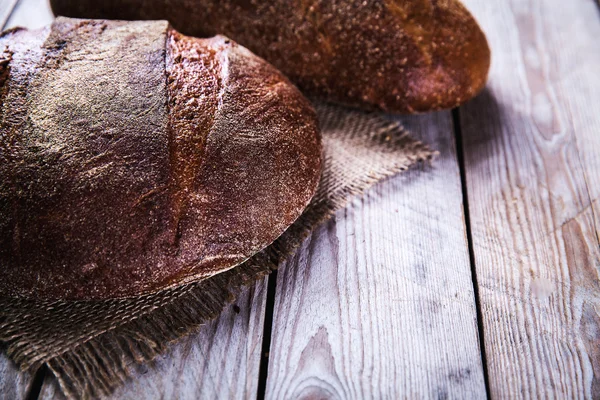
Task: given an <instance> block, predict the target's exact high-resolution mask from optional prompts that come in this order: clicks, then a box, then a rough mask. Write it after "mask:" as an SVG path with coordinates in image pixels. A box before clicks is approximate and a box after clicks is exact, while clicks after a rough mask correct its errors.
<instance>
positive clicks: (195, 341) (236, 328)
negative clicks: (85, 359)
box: [39, 278, 267, 400]
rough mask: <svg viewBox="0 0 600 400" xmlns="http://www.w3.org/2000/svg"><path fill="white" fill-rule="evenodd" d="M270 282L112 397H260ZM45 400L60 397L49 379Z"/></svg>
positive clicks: (144, 369) (243, 297) (138, 372)
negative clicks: (263, 343) (259, 386)
mask: <svg viewBox="0 0 600 400" xmlns="http://www.w3.org/2000/svg"><path fill="white" fill-rule="evenodd" d="M266 282H267V278H265V279H264V280H261V281H259V282H257V283H256V284H255V285H254V286H253V287H252V288H250V289H249V290H247V291H245V292H244V293H243V294H242V295H241V296H240V297H239V298H238V299H237V301H236V303H235V304H233V305H231V306H230V307H228V308H227V309H226V310H225V311H224V312H223V313H222V314H221V315H220V316H219V318H218V319H216V320H215V321H212V322H211V323H209V324H207V325H205V326H203V327H202V328H201V329H200V331H199V332H198V333H196V334H193V335H191V336H189V337H187V338H184V339H182V340H181V342H179V343H177V344H175V345H174V346H173V348H172V349H171V350H170V351H168V352H167V353H166V354H164V355H163V356H161V357H159V358H158V359H157V360H155V361H154V362H153V363H151V364H149V365H142V366H138V367H136V371H135V374H134V375H133V377H132V378H131V379H129V380H128V381H127V382H125V384H124V385H123V386H121V387H120V388H119V389H117V391H116V392H115V393H114V394H113V396H111V397H110V399H114V400H117V399H131V400H134V399H136V400H137V399H181V400H185V399H190V400H195V399H254V398H256V391H257V387H258V370H259V365H260V353H261V345H262V333H263V328H264V326H263V325H264V310H265V301H266V288H267V284H266ZM39 398H40V399H44V400H46V399H47V400H50V399H57V398H58V399H60V398H62V396H61V395H60V392H59V391H58V387H57V384H56V381H55V379H54V378H53V377H48V378H47V379H46V381H45V382H44V386H43V387H42V392H41V394H40V397H39Z"/></svg>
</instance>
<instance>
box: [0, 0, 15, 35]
mask: <svg viewBox="0 0 600 400" xmlns="http://www.w3.org/2000/svg"><path fill="white" fill-rule="evenodd" d="M18 1H19V0H3V1H2V2H0V31H1V30H3V29H4V26H5V24H6V21H8V18H9V17H10V14H11V13H12V11H13V8H15V6H16V5H17V2H18Z"/></svg>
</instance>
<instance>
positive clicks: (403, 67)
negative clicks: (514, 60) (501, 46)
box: [50, 0, 490, 112]
mask: <svg viewBox="0 0 600 400" xmlns="http://www.w3.org/2000/svg"><path fill="white" fill-rule="evenodd" d="M50 2H51V5H52V8H53V10H54V12H55V13H56V14H57V15H67V16H72V17H86V18H112V19H167V20H169V21H170V22H171V23H172V24H173V26H174V27H175V28H176V29H178V30H180V31H181V32H183V33H186V34H189V35H193V36H199V37H204V36H212V35H215V34H219V33H221V34H225V35H227V36H229V37H230V38H232V39H234V40H236V41H237V42H239V43H240V44H242V45H244V46H246V47H247V48H249V49H250V50H252V51H253V52H255V53H256V54H258V55H259V56H261V57H263V58H265V59H266V60H267V61H269V62H271V63H272V64H273V65H275V66H276V67H277V68H279V69H280V70H281V71H282V72H283V73H284V74H286V75H287V76H288V77H289V78H290V79H291V80H292V81H293V82H294V83H296V84H297V85H298V86H299V87H300V88H301V89H302V90H304V91H306V92H307V93H310V94H313V95H318V96H323V97H325V98H327V99H330V100H333V101H336V102H340V103H344V104H348V105H354V106H361V107H365V108H380V109H383V110H387V111H392V112H423V111H430V110H438V109H443V108H450V107H455V106H457V105H459V104H461V103H462V102H464V101H466V100H468V99H469V98H471V97H473V96H474V95H475V94H477V92H479V91H480V90H481V89H482V88H483V86H484V85H485V82H486V79H487V73H488V69H489V65H490V50H489V47H488V44H487V41H486V38H485V36H484V34H483V33H482V31H481V29H480V28H479V26H478V25H477V23H476V21H475V20H474V19H473V17H472V16H471V15H470V14H469V12H468V11H467V10H466V9H465V7H463V5H462V4H461V3H460V2H459V1H458V0H439V1H430V0H316V1H309V2H307V1H304V0H273V1H263V0H104V1H97V0H51V1H50Z"/></svg>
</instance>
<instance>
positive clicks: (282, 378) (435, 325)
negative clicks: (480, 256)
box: [266, 112, 486, 399]
mask: <svg viewBox="0 0 600 400" xmlns="http://www.w3.org/2000/svg"><path fill="white" fill-rule="evenodd" d="M403 121H404V123H405V125H406V127H407V128H408V129H410V130H411V131H412V132H414V133H416V135H417V136H420V138H421V139H422V140H425V141H426V142H428V143H431V144H432V145H433V147H434V148H436V149H439V150H440V152H441V155H440V157H439V158H438V159H437V160H436V161H435V162H434V163H433V167H421V168H417V169H416V170H412V171H409V172H407V173H405V174H402V175H400V176H398V177H395V178H394V179H391V180H389V181H387V182H384V183H382V184H380V185H378V186H376V187H375V188H374V189H373V190H371V191H370V192H369V193H368V194H367V195H366V196H365V197H364V198H363V199H362V200H359V201H355V202H353V203H352V204H351V205H350V206H349V207H348V208H347V209H346V210H344V211H342V212H340V213H338V214H337V215H336V218H335V219H334V220H333V221H331V222H330V223H328V224H327V225H326V226H325V227H323V228H322V229H318V230H317V231H316V232H315V233H314V234H313V235H312V237H311V238H310V240H309V241H307V242H306V243H305V244H304V246H303V247H302V249H301V252H300V253H299V255H298V256H296V257H295V258H294V259H293V260H291V261H290V262H289V263H287V264H286V265H285V266H284V267H283V268H282V269H281V270H280V272H279V275H278V281H277V294H276V301H275V314H274V321H273V329H272V342H271V351H270V362H269V370H268V380H267V395H266V398H273V399H279V398H345V399H359V398H360V399H362V398H388V399H396V398H447V397H452V398H484V397H485V396H486V390H485V384H484V375H483V368H482V362H481V355H480V351H479V345H478V333H477V322H476V310H475V302H474V293H473V285H472V278H471V270H470V263H469V255H468V248H467V241H466V237H465V225H464V218H463V206H462V192H461V182H460V174H459V169H458V165H457V159H456V154H455V149H454V135H453V128H452V121H451V118H450V113H449V112H444V113H436V114H432V115H429V116H417V117H411V118H404V119H403Z"/></svg>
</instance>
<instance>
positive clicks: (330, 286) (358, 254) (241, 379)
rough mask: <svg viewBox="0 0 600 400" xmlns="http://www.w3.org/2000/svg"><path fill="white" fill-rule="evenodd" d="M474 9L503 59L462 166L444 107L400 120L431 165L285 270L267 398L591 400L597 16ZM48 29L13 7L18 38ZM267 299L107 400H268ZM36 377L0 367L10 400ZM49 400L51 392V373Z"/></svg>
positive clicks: (530, 1)
mask: <svg viewBox="0 0 600 400" xmlns="http://www.w3.org/2000/svg"><path fill="white" fill-rule="evenodd" d="M463 1H464V3H465V4H466V5H467V7H468V8H469V9H470V10H471V11H472V12H473V14H474V15H475V16H476V18H477V19H478V21H479V22H480V25H481V26H482V28H483V29H484V31H485V32H486V34H487V36H488V39H489V41H490V45H491V47H492V58H493V60H492V70H491V74H490V81H489V84H488V88H487V89H486V91H485V92H484V93H483V94H482V95H480V96H479V97H478V98H477V99H475V100H473V101H472V102H470V103H469V104H467V105H465V106H463V107H461V108H460V109H459V115H460V118H459V120H458V121H459V125H460V131H461V134H459V135H458V139H460V138H462V142H463V147H462V149H459V151H460V150H462V152H463V153H464V160H465V162H464V165H459V164H460V163H459V162H458V161H457V155H456V149H455V139H456V138H457V137H455V133H454V129H453V124H452V120H451V117H450V113H449V112H442V113H436V114H431V115H426V116H415V117H402V118H401V120H402V121H403V122H404V123H405V125H406V126H407V127H408V128H409V129H411V130H412V131H413V132H415V134H416V135H417V136H419V137H420V138H422V139H423V140H425V141H427V142H429V143H431V144H432V145H433V146H434V147H436V148H437V149H438V150H440V153H441V154H440V157H439V158H438V159H437V161H435V162H434V163H433V165H432V166H429V167H427V166H423V167H420V168H419V169H416V170H413V171H409V172H408V173H406V174H403V175H402V176H399V177H396V178H393V179H390V180H388V181H387V182H384V183H382V184H380V185H378V186H377V187H375V188H374V189H373V190H371V191H369V193H368V194H367V195H366V196H365V197H364V198H363V199H360V200H357V201H354V202H353V203H352V204H351V205H350V206H349V208H348V209H347V210H345V211H343V212H340V213H338V214H337V215H336V217H335V219H334V220H333V221H332V222H330V223H329V224H327V225H326V226H324V227H322V228H321V229H319V230H317V231H316V232H315V233H314V234H313V235H312V236H311V238H310V239H309V240H308V241H307V242H306V243H305V244H304V246H303V248H302V250H301V252H300V253H299V255H298V256H296V257H294V258H293V259H292V260H290V261H289V262H288V263H287V264H286V265H285V266H283V268H282V269H281V270H280V271H279V274H278V276H277V285H276V291H275V304H274V310H273V324H272V326H270V327H267V329H268V333H271V335H272V337H271V346H270V354H269V362H268V364H267V367H268V375H267V381H266V392H265V393H264V395H265V396H266V398H273V399H286V398H297V397H302V398H340V399H342V398H343V399H362V398H390V399H395V398H485V397H486V389H487V391H489V394H490V395H491V397H492V398H600V316H599V313H600V278H599V271H600V243H599V240H598V237H599V234H598V230H597V226H598V223H600V221H599V217H598V211H599V210H598V206H599V205H598V198H599V197H600V41H599V38H600V11H599V9H598V4H597V3H596V2H595V1H593V0H570V1H568V2H565V1H560V0H507V1H486V0H463ZM8 2H13V0H0V23H1V22H2V20H3V19H6V16H7V13H6V11H5V10H6V9H8V8H9V7H8V6H7V4H8ZM51 19H52V15H51V13H50V11H49V8H48V6H47V3H46V1H45V0H20V1H19V3H18V5H17V7H16V8H15V11H14V12H13V14H12V15H11V16H10V18H8V23H7V27H10V26H15V25H21V26H28V27H31V28H38V27H40V26H43V25H45V24H46V23H48V22H49V21H50V20H51ZM461 167H462V168H463V171H464V173H465V176H466V186H462V185H461V179H460V169H459V168H461ZM463 192H464V193H466V195H467V199H468V209H467V211H468V219H469V221H470V226H469V228H470V230H471V232H472V235H471V236H472V241H471V242H470V243H469V242H468V240H467V237H466V232H465V214H464V204H463ZM469 245H470V246H471V247H470V249H471V251H472V252H473V255H474V265H471V262H470V258H469ZM472 268H474V270H475V276H472V273H471V270H472ZM474 279H475V281H474ZM474 282H475V284H474ZM475 288H477V289H478V294H479V297H478V298H477V304H476V301H475V300H476V299H475V293H476V292H475V290H474V289H475ZM265 299H266V284H265V283H264V282H261V283H259V284H257V285H256V287H255V288H253V289H252V290H250V291H249V292H248V293H246V294H244V295H243V296H242V297H241V298H240V299H239V300H238V302H237V307H235V308H234V307H230V308H229V309H227V310H226V311H225V312H224V313H223V315H222V316H221V317H220V318H219V319H218V320H216V321H215V322H213V323H211V324H209V325H207V326H205V327H203V328H202V329H201V331H200V332H199V333H197V334H195V335H192V336H190V337H189V338H186V339H184V340H183V341H182V342H181V343H179V344H177V345H176V346H174V347H173V349H172V350H171V351H170V352H169V353H168V354H166V355H164V356H163V357H160V359H159V360H157V361H156V362H155V363H154V364H153V365H149V366H147V367H141V368H139V370H138V371H137V375H136V377H135V379H132V380H131V381H130V382H128V383H127V384H126V385H124V386H123V387H122V388H121V389H119V390H118V391H117V392H116V393H115V395H114V396H113V397H112V398H114V399H117V398H119V399H120V398H127V399H134V398H148V399H153V398H156V399H158V398H168V399H170V398H190V399H191V398H255V397H257V395H258V397H259V398H260V397H261V396H262V394H263V393H262V392H260V393H258V390H259V389H258V382H259V372H258V371H259V362H260V351H261V343H262V339H263V324H264V317H265V314H264V310H265ZM476 305H478V306H479V311H480V313H481V316H482V320H481V321H480V324H482V328H483V329H478V325H477V313H476ZM267 312H270V309H268V310H267ZM480 328H481V325H480ZM478 334H481V335H483V337H484V345H485V355H486V363H485V364H483V363H482V355H481V349H480V347H479V340H478ZM484 371H485V372H487V374H488V378H489V383H488V384H487V387H486V382H485V379H484ZM31 382H32V377H31V376H29V375H27V374H22V373H19V372H18V371H16V369H15V367H14V366H13V365H12V364H11V363H10V361H8V360H7V358H6V356H5V355H4V354H1V353H0V399H20V398H27V396H28V393H29V390H30V386H31ZM262 383H263V384H265V382H262ZM39 397H41V398H44V399H50V398H56V397H60V396H59V395H58V393H57V392H56V385H55V382H54V381H53V379H52V378H51V377H46V379H45V381H44V384H43V386H42V388H41V393H40V396H39ZM30 398H31V397H30ZM33 398H35V396H34V397H33Z"/></svg>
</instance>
